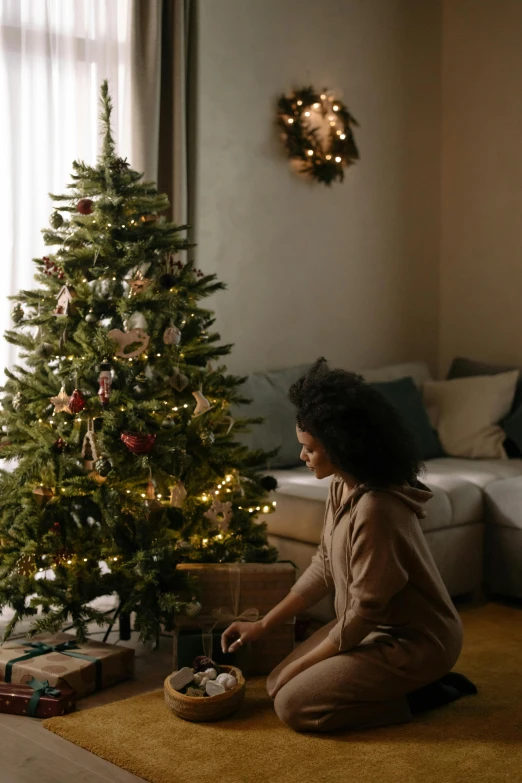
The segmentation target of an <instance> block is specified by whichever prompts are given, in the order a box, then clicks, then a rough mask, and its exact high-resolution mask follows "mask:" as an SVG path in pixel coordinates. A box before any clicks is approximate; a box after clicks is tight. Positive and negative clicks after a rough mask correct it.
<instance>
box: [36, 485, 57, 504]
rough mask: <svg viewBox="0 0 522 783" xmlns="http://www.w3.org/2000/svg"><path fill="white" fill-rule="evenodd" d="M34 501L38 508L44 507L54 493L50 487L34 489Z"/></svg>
mask: <svg viewBox="0 0 522 783" xmlns="http://www.w3.org/2000/svg"><path fill="white" fill-rule="evenodd" d="M33 495H34V499H35V500H36V502H37V503H38V505H39V506H40V507H42V506H45V505H46V504H47V503H48V502H49V500H50V499H51V498H52V497H53V495H54V492H53V491H52V489H50V487H35V489H33Z"/></svg>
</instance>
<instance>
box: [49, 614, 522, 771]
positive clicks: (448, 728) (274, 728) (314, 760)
mask: <svg viewBox="0 0 522 783" xmlns="http://www.w3.org/2000/svg"><path fill="white" fill-rule="evenodd" d="M460 614H461V617H462V620H463V624H464V633H465V635H464V650H463V653H462V655H461V658H460V660H459V662H458V664H457V665H456V666H455V671H459V672H462V673H463V674H465V675H466V676H467V677H469V678H470V679H471V680H473V682H475V684H476V685H477V688H478V690H479V693H478V694H477V695H471V696H466V697H463V698H462V699H459V700H458V701H456V702H453V703H451V704H449V705H447V706H445V707H442V708H439V709H437V710H434V711H433V712H430V713H426V714H425V715H422V716H416V717H415V718H414V720H413V721H412V722H411V723H404V724H400V725H395V726H390V727H382V728H378V729H367V730H364V731H363V730H361V731H358V732H346V733H343V732H337V733H335V734H333V735H328V734H313V733H308V734H299V733H296V732H293V731H292V730H290V729H288V728H286V727H285V726H284V725H283V724H282V723H281V722H280V721H279V719H278V717H277V715H276V714H275V712H274V710H273V705H272V702H271V700H270V699H269V697H268V696H267V694H266V692H265V678H262V677H257V678H251V679H249V680H248V681H247V694H246V698H245V702H244V704H243V706H242V707H241V709H240V710H239V712H237V713H236V715H234V716H233V717H231V718H228V719H226V720H223V721H220V722H216V723H199V724H197V723H188V722H186V721H183V720H181V719H179V718H177V717H176V716H175V715H173V714H172V713H171V712H170V711H169V710H168V708H167V707H166V705H165V704H164V702H163V692H162V691H155V692H153V693H147V694H145V695H142V696H137V697H135V698H132V699H127V700H125V701H120V702H116V703H113V704H108V705H106V706H103V707H97V708H94V709H91V710H85V711H80V712H77V713H72V714H70V715H67V716H64V717H61V718H51V719H49V720H46V721H44V722H43V725H44V726H45V728H47V729H50V730H51V731H53V732H55V733H56V734H59V735H60V736H62V737H64V738H65V739H67V740H69V741H70V742H74V743H75V744H77V745H80V746H81V747H82V748H86V749H87V750H89V751H91V752H92V753H95V754H96V755H98V756H101V757H102V758H104V759H107V760H108V761H111V762H112V763H113V764H116V765H118V766H119V767H123V768H124V769H126V770H128V771H129V772H133V773H134V774H136V775H138V776H139V777H142V778H144V779H145V780H148V781H151V783H222V781H223V782H224V781H227V783H228V781H230V782H231V783H267V782H268V781H280V782H281V783H309V782H310V781H314V782H315V781H317V782H318V783H339V781H348V780H349V781H354V782H356V783H375V782H376V781H378V780H386V783H417V781H418V783H441V781H443V782H444V783H466V781H474V780H475V779H478V780H480V781H481V783H490V782H491V783H506V781H513V783H515V781H522V708H521V706H520V705H521V703H522V677H521V676H520V660H521V655H522V621H521V620H522V609H520V608H513V607H510V606H506V605H503V604H498V603H493V602H489V603H487V604H485V605H483V606H478V607H473V608H469V609H464V610H461V611H460Z"/></svg>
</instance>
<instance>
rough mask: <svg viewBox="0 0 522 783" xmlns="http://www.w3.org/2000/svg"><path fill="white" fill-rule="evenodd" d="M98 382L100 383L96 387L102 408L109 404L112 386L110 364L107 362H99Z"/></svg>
mask: <svg viewBox="0 0 522 783" xmlns="http://www.w3.org/2000/svg"><path fill="white" fill-rule="evenodd" d="M98 383H99V384H100V386H99V389H98V399H99V400H100V402H101V405H102V408H106V407H107V405H108V404H109V398H110V396H111V387H112V374H111V365H110V364H109V362H102V363H101V365H100V374H99V375H98Z"/></svg>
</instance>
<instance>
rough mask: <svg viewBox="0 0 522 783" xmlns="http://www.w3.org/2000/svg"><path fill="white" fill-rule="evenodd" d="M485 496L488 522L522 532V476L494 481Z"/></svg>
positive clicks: (486, 490)
mask: <svg viewBox="0 0 522 783" xmlns="http://www.w3.org/2000/svg"><path fill="white" fill-rule="evenodd" d="M484 495H485V502H486V508H487V519H488V522H490V523H492V524H494V525H501V526H503V527H514V528H518V529H519V530H522V476H513V477H512V478H505V479H500V480H499V481H492V482H491V483H489V484H488V485H487V487H486V488H485V489H484Z"/></svg>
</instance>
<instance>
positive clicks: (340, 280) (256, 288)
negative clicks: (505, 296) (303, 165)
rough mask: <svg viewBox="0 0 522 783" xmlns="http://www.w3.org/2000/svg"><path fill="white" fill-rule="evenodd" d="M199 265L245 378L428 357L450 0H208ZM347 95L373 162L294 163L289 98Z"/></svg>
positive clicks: (232, 366)
mask: <svg viewBox="0 0 522 783" xmlns="http://www.w3.org/2000/svg"><path fill="white" fill-rule="evenodd" d="M198 27H199V60H198V128H197V139H196V147H197V151H198V163H197V203H196V215H195V221H196V241H197V242H198V250H197V260H198V265H199V266H200V267H201V268H202V269H203V270H204V271H205V272H216V273H217V274H218V277H219V279H220V280H223V281H224V282H225V283H226V284H227V285H228V290H227V291H226V292H220V293H218V294H216V295H215V296H213V297H211V298H210V299H209V300H207V302H208V306H209V307H212V308H213V309H215V312H216V318H217V320H216V324H215V326H214V328H215V329H216V330H217V331H218V332H219V333H220V334H221V339H222V342H227V343H229V342H230V343H234V349H233V351H232V353H231V355H230V356H229V357H227V365H228V368H229V370H230V371H231V372H240V373H243V372H245V373H248V372H251V371H254V370H261V369H278V368H280V367H284V366H287V365H289V364H297V363H300V362H306V361H313V360H314V359H315V358H317V357H318V356H321V355H324V356H326V357H327V359H328V360H329V361H330V362H331V363H332V364H339V365H341V366H344V367H347V368H349V367H354V368H362V367H372V366H379V365H381V364H387V363H393V362H399V361H406V360H411V359H420V360H425V361H427V362H428V363H429V365H430V367H431V369H432V371H435V369H436V363H437V352H438V330H439V322H438V318H439V230H440V210H439V199H440V32H441V8H440V3H439V0H423V2H422V3H419V2H418V1H417V0H344V1H343V2H342V3H341V2H339V0H323V1H322V2H321V3H318V2H317V0H200V3H199V22H198ZM310 83H311V84H313V85H314V86H316V87H318V88H321V87H322V86H327V87H329V88H330V89H336V90H340V91H341V97H342V99H343V100H344V102H345V103H346V104H347V106H348V108H349V109H350V111H351V112H352V113H353V115H354V116H355V117H356V119H357V120H358V121H359V124H360V127H359V128H358V129H356V141H357V143H358V146H359V150H360V154H361V160H360V162H359V163H358V164H356V165H355V166H353V167H351V168H349V169H347V170H346V179H345V182H344V183H343V184H342V185H340V184H338V183H336V184H334V185H333V186H332V188H330V189H329V188H326V187H325V186H324V185H320V184H315V183H309V182H307V181H304V180H303V179H301V178H299V177H298V176H297V175H296V174H295V173H293V172H292V170H291V168H290V165H289V162H288V160H287V159H286V157H285V154H284V151H283V149H282V144H281V142H280V139H279V137H278V132H277V129H276V127H275V124H274V116H275V114H274V107H275V103H276V99H277V97H278V95H279V94H280V93H281V92H283V91H289V90H290V89H291V88H292V87H294V86H303V85H305V84H310Z"/></svg>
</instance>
